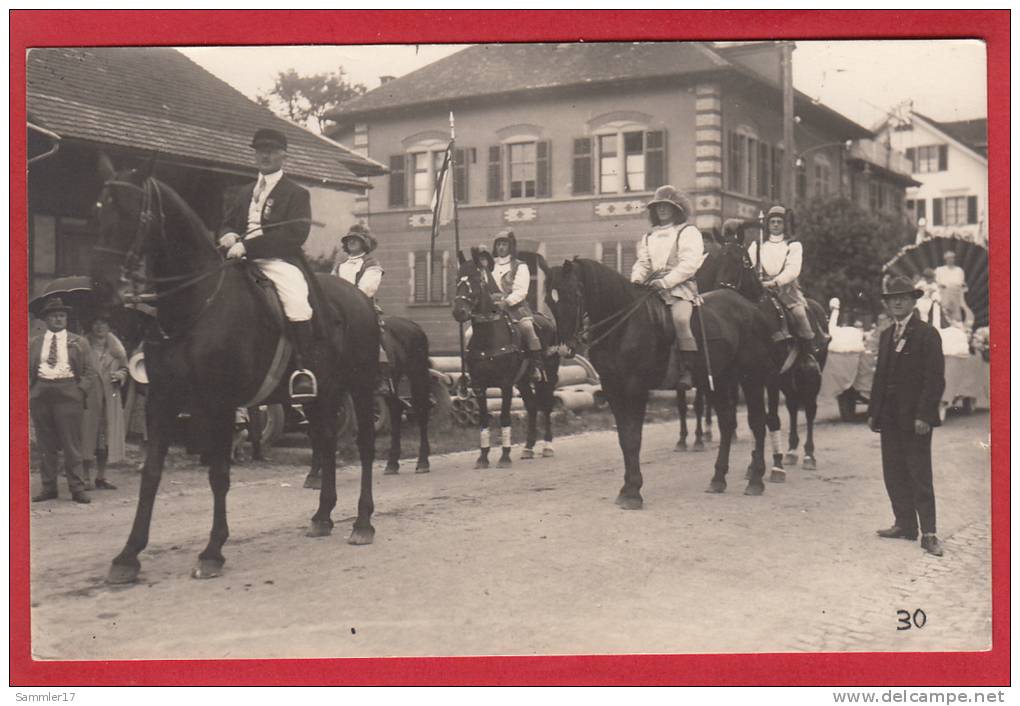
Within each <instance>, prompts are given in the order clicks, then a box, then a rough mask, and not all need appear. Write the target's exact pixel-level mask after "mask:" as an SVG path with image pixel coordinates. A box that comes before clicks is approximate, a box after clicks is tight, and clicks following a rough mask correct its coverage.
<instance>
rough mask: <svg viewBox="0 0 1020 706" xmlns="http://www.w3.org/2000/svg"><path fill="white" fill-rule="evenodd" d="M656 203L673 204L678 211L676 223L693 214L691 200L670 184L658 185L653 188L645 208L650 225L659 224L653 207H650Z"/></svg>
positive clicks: (682, 221) (683, 221)
mask: <svg viewBox="0 0 1020 706" xmlns="http://www.w3.org/2000/svg"><path fill="white" fill-rule="evenodd" d="M657 203H668V204H669V205H671V206H674V207H675V208H677V209H678V210H679V211H680V218H679V220H678V221H677V222H678V223H685V222H687V220H688V219H689V218H690V217H691V216H692V215H693V214H694V208H693V207H692V206H691V200H690V199H689V198H687V197H686V196H684V195H683V194H681V193H680V191H679V190H678V189H677V188H676V187H675V186H672V185H671V184H666V185H665V186H660V187H659V188H658V189H656V190H655V195H654V196H653V197H652V200H651V201H649V202H648V203H647V204H646V205H645V208H647V209H648V218H649V220H650V221H651V222H652V225H656V226H657V225H660V224H659V217H658V216H656V215H655V209H654V208H652V207H653V206H655V204H657Z"/></svg>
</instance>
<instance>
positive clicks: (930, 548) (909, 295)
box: [868, 276, 946, 556]
mask: <svg viewBox="0 0 1020 706" xmlns="http://www.w3.org/2000/svg"><path fill="white" fill-rule="evenodd" d="M921 295H922V291H921V290H920V289H917V288H915V287H914V285H913V283H911V281H910V280H909V279H907V278H906V277H900V276H897V277H893V278H891V279H890V280H889V281H888V282H887V283H886V286H885V290H884V291H883V293H882V298H883V300H884V301H885V305H886V308H887V309H888V310H889V313H890V314H891V315H892V318H893V322H894V324H893V325H892V326H890V327H889V328H887V329H886V330H885V331H884V332H883V333H882V336H881V338H880V339H879V344H878V364H877V366H876V368H875V378H874V382H873V384H872V388H871V404H870V405H869V407H868V425H869V426H870V427H871V430H872V431H875V432H878V433H880V434H881V435H882V475H883V476H884V478H885V487H886V491H887V492H888V493H889V500H890V501H892V509H893V517H894V518H895V519H894V522H893V526H892V527H890V528H889V529H883V530H879V531H878V536H879V537H885V538H888V539H909V540H915V539H917V530H918V523H919V522H920V528H921V548H922V549H924V550H925V551H926V552H928V553H929V554H934V555H935V556H942V552H943V548H942V543H941V542H940V541H939V539H938V537H937V536H936V534H935V489H934V487H933V486H932V472H931V436H932V428H933V427H937V426H939V424H940V423H941V422H940V420H939V402H940V400H941V399H942V392H943V391H944V390H945V386H946V381H945V359H944V358H943V356H942V338H941V337H940V336H939V333H938V331H936V330H935V329H934V328H932V326H930V325H929V324H926V323H924V322H923V321H921V318H920V316H918V314H917V310H916V309H915V308H914V304H915V302H916V300H917V299H918V297H920V296H921Z"/></svg>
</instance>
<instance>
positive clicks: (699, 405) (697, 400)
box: [693, 387, 712, 451]
mask: <svg viewBox="0 0 1020 706" xmlns="http://www.w3.org/2000/svg"><path fill="white" fill-rule="evenodd" d="M705 409H706V405H705V393H704V391H703V390H702V389H701V388H700V387H699V388H698V389H697V390H695V391H694V447H693V448H694V450H695V451H704V450H705V440H706V439H711V438H712V433H711V431H709V432H708V434H707V435H706V433H705V430H704V429H703V428H702V426H701V419H702V417H704V415H705Z"/></svg>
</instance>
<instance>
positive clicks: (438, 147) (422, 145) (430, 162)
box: [404, 139, 449, 209]
mask: <svg viewBox="0 0 1020 706" xmlns="http://www.w3.org/2000/svg"><path fill="white" fill-rule="evenodd" d="M447 145H449V141H443V140H437V139H429V140H422V141H420V142H416V143H415V144H413V145H410V146H408V147H407V148H406V149H405V150H404V152H405V153H406V154H407V155H408V156H409V157H412V158H413V157H415V156H416V155H419V154H424V155H425V162H426V168H427V170H428V177H427V182H428V185H429V186H428V194H427V196H426V199H425V203H418V199H417V195H418V188H417V185H416V184H415V176H416V175H417V174H418V172H417V171H415V168H414V167H415V165H414V160H413V159H411V160H408V161H409V162H411V164H410V165H409V166H410V168H409V169H408V170H407V172H406V174H405V176H404V178H405V179H407V180H408V182H409V183H410V188H409V189H408V191H409V192H410V198H409V199H408V200H409V201H410V203H409V204H408V205H409V206H410V208H416V209H420V208H428V207H429V206H431V204H432V195H433V194H434V193H435V191H436V178H437V177H438V175H439V167H441V166H442V163H440V165H439V167H437V166H436V160H437V159H438V157H437V153H438V154H439V155H442V154H443V153H444V152H445V151H446V147H447Z"/></svg>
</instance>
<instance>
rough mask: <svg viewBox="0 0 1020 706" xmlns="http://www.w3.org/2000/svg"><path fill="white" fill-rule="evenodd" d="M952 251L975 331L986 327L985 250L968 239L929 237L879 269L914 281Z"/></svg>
mask: <svg viewBox="0 0 1020 706" xmlns="http://www.w3.org/2000/svg"><path fill="white" fill-rule="evenodd" d="M949 250H952V251H953V252H955V253H956V264H957V265H959V266H960V267H961V268H963V271H964V274H965V275H966V280H967V292H966V293H965V294H964V299H966V301H967V306H968V307H970V310H971V311H972V312H974V328H980V327H981V326H987V325H988V299H989V293H988V251H987V250H986V249H985V248H983V247H981V246H980V245H977V244H975V243H972V242H970V241H968V240H961V239H959V238H932V239H930V240H925V241H924V242H922V243H919V244H917V245H908V246H907V247H905V248H902V249H901V250H900V251H899V253H897V254H896V257H894V258H893V259H892V260H890V261H889V262H887V263H886V264H885V266H884V267H883V268H882V271H883V272H884V273H885V274H892V275H903V276H905V277H909V278H910V279H911V281H916V280H917V279H918V278H919V277H921V274H922V273H923V272H924V270H925V268H927V267H930V268H932V269H935V268H937V267H939V266H941V265H942V264H943V260H942V255H943V253H945V252H948V251H949Z"/></svg>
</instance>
